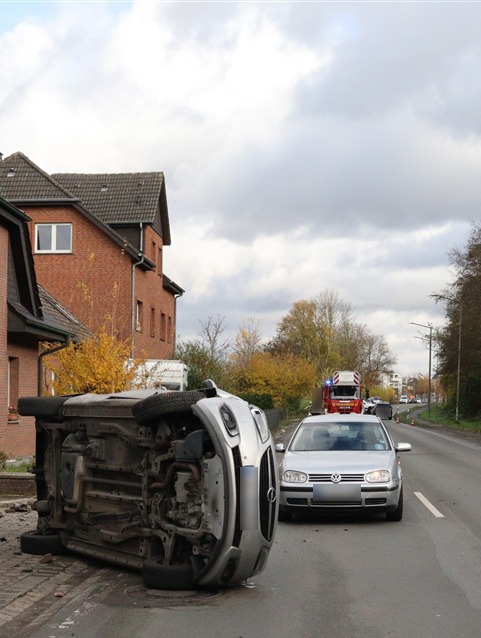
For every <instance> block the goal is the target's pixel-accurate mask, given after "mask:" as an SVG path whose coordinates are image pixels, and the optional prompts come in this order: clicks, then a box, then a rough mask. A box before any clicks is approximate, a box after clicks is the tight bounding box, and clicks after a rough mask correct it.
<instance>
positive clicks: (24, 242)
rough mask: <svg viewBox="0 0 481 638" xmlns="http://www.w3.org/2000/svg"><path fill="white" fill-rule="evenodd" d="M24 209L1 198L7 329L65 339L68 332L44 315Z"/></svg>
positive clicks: (37, 335) (63, 340)
mask: <svg viewBox="0 0 481 638" xmlns="http://www.w3.org/2000/svg"><path fill="white" fill-rule="evenodd" d="M28 219H29V218H28V217H27V216H26V215H25V214H24V213H22V211H20V210H18V209H17V208H15V206H12V205H11V204H10V203H9V202H7V201H5V200H4V199H2V198H1V197H0V224H1V225H2V226H5V227H6V228H7V229H8V234H9V239H10V241H9V254H8V284H7V302H8V323H7V325H8V328H7V330H8V332H9V333H10V334H15V333H16V334H22V335H24V334H28V335H31V336H33V337H35V338H36V339H37V340H39V341H62V342H65V341H67V339H68V338H69V331H68V330H65V329H64V328H63V327H62V326H60V325H59V324H57V323H56V322H55V321H51V320H50V318H49V317H46V316H44V314H43V312H42V306H41V303H40V297H39V293H38V287H37V279H36V277H35V269H34V265H33V258H32V252H31V247H30V241H29V238H28V229H27V220H28Z"/></svg>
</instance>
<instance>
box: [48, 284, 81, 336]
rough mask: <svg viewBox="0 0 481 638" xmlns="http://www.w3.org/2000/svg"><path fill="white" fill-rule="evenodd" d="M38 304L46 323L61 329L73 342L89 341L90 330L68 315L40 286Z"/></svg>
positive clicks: (70, 314)
mask: <svg viewBox="0 0 481 638" xmlns="http://www.w3.org/2000/svg"><path fill="white" fill-rule="evenodd" d="M38 293H39V296H40V302H41V304H42V309H43V316H44V317H45V319H46V320H47V321H49V322H50V323H52V324H55V325H57V326H59V327H61V328H62V329H63V330H65V331H66V332H68V333H69V334H70V335H72V338H73V340H74V341H81V340H82V339H89V338H90V337H91V336H92V332H91V330H89V329H88V328H87V326H86V325H84V324H83V323H82V322H81V321H79V320H78V319H77V318H76V317H74V315H72V313H70V312H69V311H68V310H67V309H66V308H65V307H64V306H62V304H61V303H60V302H59V301H57V299H55V297H52V295H51V294H50V293H48V292H47V291H46V290H45V289H44V288H42V286H38Z"/></svg>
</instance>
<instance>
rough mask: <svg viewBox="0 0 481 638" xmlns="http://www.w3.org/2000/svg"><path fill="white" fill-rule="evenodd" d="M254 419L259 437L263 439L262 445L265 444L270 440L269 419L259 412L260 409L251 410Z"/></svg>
mask: <svg viewBox="0 0 481 638" xmlns="http://www.w3.org/2000/svg"><path fill="white" fill-rule="evenodd" d="M251 414H252V418H253V419H254V421H255V424H256V427H257V431H258V432H259V436H260V437H261V441H262V443H265V442H266V441H267V439H268V438H269V434H270V430H269V426H268V425H267V419H266V415H265V414H264V412H262V411H261V410H259V408H251Z"/></svg>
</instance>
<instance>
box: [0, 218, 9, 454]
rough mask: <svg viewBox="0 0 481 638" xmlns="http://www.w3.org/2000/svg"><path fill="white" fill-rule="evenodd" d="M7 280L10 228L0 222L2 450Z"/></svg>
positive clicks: (4, 419)
mask: <svg viewBox="0 0 481 638" xmlns="http://www.w3.org/2000/svg"><path fill="white" fill-rule="evenodd" d="M7 281H8V230H7V229H6V228H5V227H4V226H2V225H1V224H0V379H1V380H2V382H1V383H0V450H1V449H2V442H1V437H2V433H3V432H4V431H5V428H6V423H7V408H8V405H7V384H6V382H5V381H6V379H7V374H8V355H7V312H8V310H7Z"/></svg>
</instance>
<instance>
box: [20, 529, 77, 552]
mask: <svg viewBox="0 0 481 638" xmlns="http://www.w3.org/2000/svg"><path fill="white" fill-rule="evenodd" d="M20 549H21V551H22V552H24V553H25V554H35V555H37V556H44V555H45V554H53V555H54V556H58V555H60V554H66V553H67V550H66V549H65V547H64V545H63V543H62V538H61V536H60V534H40V533H39V532H38V531H37V530H34V531H32V532H24V533H23V534H21V535H20Z"/></svg>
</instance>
